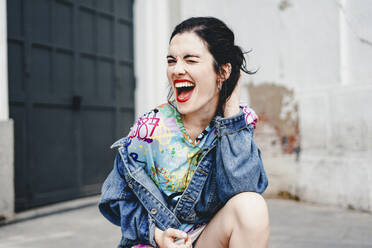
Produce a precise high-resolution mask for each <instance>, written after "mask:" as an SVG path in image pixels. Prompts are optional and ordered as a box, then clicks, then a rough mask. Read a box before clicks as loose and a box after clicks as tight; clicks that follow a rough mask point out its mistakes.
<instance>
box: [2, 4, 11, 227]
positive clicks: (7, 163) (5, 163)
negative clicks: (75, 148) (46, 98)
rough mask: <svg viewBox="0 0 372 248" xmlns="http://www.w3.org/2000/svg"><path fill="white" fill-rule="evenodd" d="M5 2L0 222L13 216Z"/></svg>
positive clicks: (3, 14) (3, 12)
mask: <svg viewBox="0 0 372 248" xmlns="http://www.w3.org/2000/svg"><path fill="white" fill-rule="evenodd" d="M6 16H7V15H6V1H0V222H2V221H3V220H4V219H11V218H12V217H13V215H14V176H13V175H14V157H13V153H14V145H13V142H14V137H13V121H12V120H9V104H8V56H7V47H8V46H7V28H6V27H7V24H6Z"/></svg>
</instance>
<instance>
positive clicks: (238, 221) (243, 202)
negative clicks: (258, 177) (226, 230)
mask: <svg viewBox="0 0 372 248" xmlns="http://www.w3.org/2000/svg"><path fill="white" fill-rule="evenodd" d="M226 206H228V207H229V209H230V211H231V213H232V215H233V218H234V222H235V225H234V226H235V227H237V228H240V229H247V230H249V231H259V232H262V231H265V230H268V228H269V213H268V210H267V205H266V201H265V199H264V198H263V197H262V196H261V195H260V194H257V193H254V192H244V193H240V194H237V195H235V196H233V197H232V198H231V199H230V200H229V201H228V202H227V203H226Z"/></svg>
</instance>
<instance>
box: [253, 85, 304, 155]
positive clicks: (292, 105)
mask: <svg viewBox="0 0 372 248" xmlns="http://www.w3.org/2000/svg"><path fill="white" fill-rule="evenodd" d="M248 93H249V98H250V105H251V107H252V108H253V109H254V110H255V111H256V113H257V115H258V116H259V120H260V121H259V125H258V126H257V129H256V132H255V133H256V137H257V142H258V143H260V145H264V146H265V150H266V152H270V150H271V152H273V153H275V152H278V151H277V149H276V147H278V146H279V147H280V151H279V152H281V153H284V154H293V153H294V154H295V155H296V161H298V160H299V156H300V152H301V146H300V143H301V142H300V141H301V140H300V131H299V117H298V104H297V102H296V101H295V97H294V93H293V90H289V89H287V88H286V87H284V86H279V85H275V84H272V83H263V84H259V85H254V84H253V83H249V84H248ZM270 147H271V149H270Z"/></svg>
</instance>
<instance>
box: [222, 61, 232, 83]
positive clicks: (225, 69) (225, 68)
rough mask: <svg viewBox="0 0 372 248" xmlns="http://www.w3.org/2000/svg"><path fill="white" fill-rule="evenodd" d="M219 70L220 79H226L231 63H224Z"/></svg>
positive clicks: (228, 75) (229, 72)
mask: <svg viewBox="0 0 372 248" xmlns="http://www.w3.org/2000/svg"><path fill="white" fill-rule="evenodd" d="M220 71H221V73H220V78H221V79H222V81H226V80H227V79H229V77H230V74H231V64H230V63H226V64H224V65H222V66H221V70H220Z"/></svg>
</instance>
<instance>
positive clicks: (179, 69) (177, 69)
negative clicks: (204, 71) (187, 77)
mask: <svg viewBox="0 0 372 248" xmlns="http://www.w3.org/2000/svg"><path fill="white" fill-rule="evenodd" d="M173 73H174V74H176V75H183V74H185V73H186V70H185V64H184V63H183V62H182V61H180V60H178V61H177V62H176V64H175V65H174V69H173Z"/></svg>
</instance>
